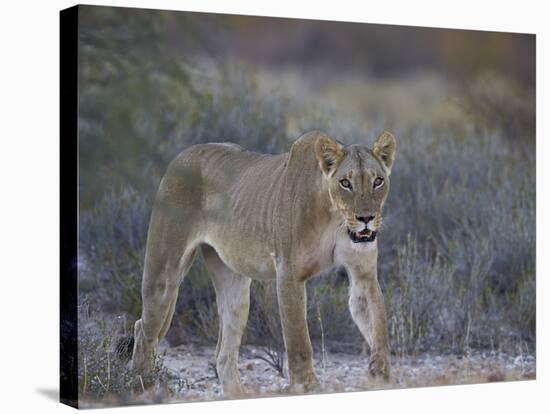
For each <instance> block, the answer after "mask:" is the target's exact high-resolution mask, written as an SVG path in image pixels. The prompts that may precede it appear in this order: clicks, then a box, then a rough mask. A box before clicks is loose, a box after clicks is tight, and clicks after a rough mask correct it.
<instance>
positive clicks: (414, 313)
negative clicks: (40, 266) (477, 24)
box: [60, 6, 536, 407]
mask: <svg viewBox="0 0 550 414" xmlns="http://www.w3.org/2000/svg"><path fill="white" fill-rule="evenodd" d="M60 50H61V193H62V207H61V218H62V224H61V233H62V238H61V240H62V244H61V399H62V401H63V402H65V403H67V404H70V405H73V406H78V407H107V406H115V405H128V404H149V403H166V402H189V401H210V400H218V399H227V398H259V397H267V396H279V395H301V394H308V393H334V392H348V391H369V390H379V389H399V388H409V387H424V386H441V385H459V384H472V383H485V382H497V381H517V380H530V379H535V377H536V369H535V362H536V358H535V357H536V355H535V348H536V336H535V330H536V329H535V328H536V311H535V303H536V295H535V291H536V289H535V288H536V284H535V195H536V194H535V178H536V177H535V133H536V130H535V35H533V34H520V33H498V32H488V31H469V30H454V29H444V28H426V27H408V26H392V25H380V24H368V23H350V22H334V21H315V20H306V19H283V18H270V17H259V16H239V15H222V14H207V13H191V12H183V11H166V10H163V11H161V10H147V9H136V8H115V7H103V6H77V7H73V8H70V9H67V10H64V11H62V12H61V44H60ZM392 392H395V393H398V392H399V391H392Z"/></svg>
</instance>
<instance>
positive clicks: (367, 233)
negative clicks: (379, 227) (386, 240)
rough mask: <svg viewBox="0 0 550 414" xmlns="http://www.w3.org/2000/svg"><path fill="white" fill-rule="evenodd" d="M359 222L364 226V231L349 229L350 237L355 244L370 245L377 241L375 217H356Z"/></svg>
mask: <svg viewBox="0 0 550 414" xmlns="http://www.w3.org/2000/svg"><path fill="white" fill-rule="evenodd" d="M356 219H357V221H360V222H361V223H363V224H364V228H363V230H360V231H353V230H350V229H349V228H348V235H349V237H350V239H351V241H352V242H354V243H370V242H373V241H374V240H376V234H377V231H376V230H374V228H373V226H372V225H373V220H374V219H375V216H366V217H356Z"/></svg>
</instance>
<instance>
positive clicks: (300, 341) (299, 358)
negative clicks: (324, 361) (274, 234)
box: [277, 274, 319, 392]
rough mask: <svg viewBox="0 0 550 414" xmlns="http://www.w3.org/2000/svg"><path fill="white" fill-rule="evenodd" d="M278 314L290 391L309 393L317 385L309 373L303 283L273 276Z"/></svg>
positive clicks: (310, 362)
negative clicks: (275, 285) (286, 357)
mask: <svg viewBox="0 0 550 414" xmlns="http://www.w3.org/2000/svg"><path fill="white" fill-rule="evenodd" d="M277 297H278V301H279V314H280V316H281V325H282V328H283V338H284V342H285V347H286V351H287V355H288V372H289V376H290V391H291V392H307V391H311V390H313V389H315V388H317V386H318V385H319V381H318V380H317V377H316V376H315V373H314V371H313V350H312V347H311V340H310V337H309V330H308V326H307V320H306V292H305V283H304V282H296V281H294V280H291V279H290V278H289V277H288V276H287V275H285V274H283V275H278V277H277Z"/></svg>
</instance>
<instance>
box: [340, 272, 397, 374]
mask: <svg viewBox="0 0 550 414" xmlns="http://www.w3.org/2000/svg"><path fill="white" fill-rule="evenodd" d="M348 274H349V277H350V285H351V286H350V298H349V307H350V311H351V316H352V318H353V320H354V321H355V323H356V324H357V326H358V327H359V330H360V331H361V334H362V335H363V337H364V338H365V340H366V341H367V343H368V344H369V346H370V350H371V355H370V362H369V374H370V375H373V376H377V377H382V378H384V379H385V380H387V379H389V375H390V348H389V339H388V328H387V325H386V309H385V305H384V296H383V294H382V290H381V289H380V284H379V283H378V279H377V275H376V268H374V269H371V270H370V271H368V272H365V271H362V270H360V269H358V268H353V267H350V268H348Z"/></svg>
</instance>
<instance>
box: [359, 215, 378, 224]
mask: <svg viewBox="0 0 550 414" xmlns="http://www.w3.org/2000/svg"><path fill="white" fill-rule="evenodd" d="M355 218H356V219H357V220H359V221H361V222H363V223H365V224H367V223H368V222H369V221H371V220H374V216H366V217H355Z"/></svg>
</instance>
